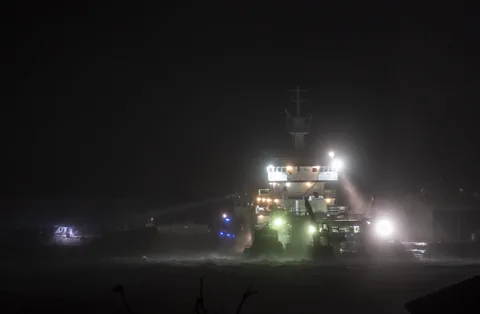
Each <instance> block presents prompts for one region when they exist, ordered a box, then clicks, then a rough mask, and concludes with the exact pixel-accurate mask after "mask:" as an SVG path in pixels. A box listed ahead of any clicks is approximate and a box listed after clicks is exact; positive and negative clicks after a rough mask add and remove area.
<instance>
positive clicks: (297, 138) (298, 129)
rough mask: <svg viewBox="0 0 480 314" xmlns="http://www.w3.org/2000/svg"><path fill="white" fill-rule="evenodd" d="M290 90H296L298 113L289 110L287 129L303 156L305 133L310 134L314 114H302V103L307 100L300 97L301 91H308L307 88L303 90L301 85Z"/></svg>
mask: <svg viewBox="0 0 480 314" xmlns="http://www.w3.org/2000/svg"><path fill="white" fill-rule="evenodd" d="M289 92H295V97H294V98H293V100H292V101H293V102H294V103H295V104H296V107H297V115H296V116H292V115H291V114H290V113H289V112H288V111H287V110H285V112H286V113H287V129H288V133H290V134H291V135H292V139H293V147H294V149H295V152H296V154H297V156H298V157H302V155H303V154H304V150H305V140H304V137H305V135H307V134H308V132H309V130H310V122H311V118H312V116H311V115H309V116H308V117H307V116H303V117H302V114H301V104H302V103H304V102H306V101H307V100H305V99H301V98H300V93H301V92H308V91H307V90H301V89H300V87H299V86H297V89H294V90H289Z"/></svg>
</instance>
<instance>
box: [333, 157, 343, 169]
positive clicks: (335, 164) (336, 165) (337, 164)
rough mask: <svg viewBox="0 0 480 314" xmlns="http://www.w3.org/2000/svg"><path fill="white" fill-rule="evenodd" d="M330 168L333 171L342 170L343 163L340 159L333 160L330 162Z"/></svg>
mask: <svg viewBox="0 0 480 314" xmlns="http://www.w3.org/2000/svg"><path fill="white" fill-rule="evenodd" d="M332 166H333V168H335V170H342V168H343V162H342V161H341V160H340V159H334V160H333V162H332Z"/></svg>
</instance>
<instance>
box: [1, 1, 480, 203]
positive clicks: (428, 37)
mask: <svg viewBox="0 0 480 314" xmlns="http://www.w3.org/2000/svg"><path fill="white" fill-rule="evenodd" d="M30 2H31V1H29V2H22V1H18V2H16V5H15V9H14V10H12V14H11V17H12V19H11V24H10V28H9V29H8V32H9V35H11V36H10V37H8V38H11V39H12V42H13V43H14V44H12V45H10V46H9V48H8V49H7V50H6V51H7V54H8V56H7V57H6V58H4V65H5V63H6V62H5V60H15V62H14V63H13V64H12V63H8V65H9V67H8V68H9V69H10V68H11V70H12V71H11V72H7V73H10V80H12V79H13V78H14V79H15V86H16V88H15V90H14V91H13V90H12V92H11V93H10V94H5V95H4V101H2V102H3V103H6V104H7V105H6V106H2V128H3V130H2V142H3V152H4V154H5V155H6V159H4V162H3V163H2V168H1V170H2V172H3V175H2V177H3V181H4V185H3V187H2V194H3V198H4V199H25V198H69V197H70V198H102V199H110V198H123V197H129V198H139V199H158V200H159V199H166V200H168V202H171V203H177V202H180V201H179V199H189V200H194V199H202V198H207V197H211V196H221V195H225V194H227V193H230V192H233V191H234V189H235V187H236V186H238V185H239V183H238V180H239V179H238V178H239V177H241V175H240V174H241V171H242V169H243V167H244V166H245V165H249V166H250V165H251V164H252V163H253V162H252V161H251V159H250V158H256V157H258V156H259V155H261V154H262V153H263V151H264V150H266V151H268V150H271V149H283V148H288V147H289V145H290V141H289V138H288V136H287V134H286V133H285V128H284V122H285V118H284V114H283V111H284V109H285V108H287V107H288V108H289V109H291V110H292V111H293V109H294V108H293V106H292V104H291V103H290V102H289V100H290V95H289V94H288V93H287V92H286V91H287V90H288V89H292V88H295V87H296V86H297V85H300V86H301V87H302V88H305V89H308V90H310V92H309V93H308V95H306V98H308V99H309V100H310V102H309V103H308V104H307V105H306V108H305V111H308V112H311V113H312V114H314V117H315V120H314V121H315V123H314V126H313V129H312V132H311V134H310V135H309V138H308V144H309V149H310V151H311V152H314V153H315V154H317V155H321V154H322V153H323V152H324V150H327V149H329V148H330V147H333V148H334V149H335V150H337V151H338V152H340V153H342V154H343V155H345V156H346V158H348V160H349V167H350V171H351V173H352V176H354V177H356V178H357V180H358V182H361V184H362V185H364V186H366V187H367V188H368V189H375V188H376V187H378V186H383V185H384V184H386V182H399V183H400V185H402V184H403V186H409V185H412V184H414V183H418V182H421V181H422V180H432V179H433V180H434V179H435V178H437V177H439V176H443V177H446V178H449V179H451V180H460V181H461V182H465V183H462V184H468V185H469V186H472V188H474V187H478V180H477V179H476V178H478V177H479V175H480V167H479V165H478V161H479V160H480V153H479V152H480V147H479V141H478V138H479V135H480V134H479V132H478V123H479V122H478V121H479V116H478V114H477V113H478V100H479V92H478V83H479V79H478V73H479V62H478V56H479V55H480V54H479V53H480V49H479V48H480V47H479V45H478V41H477V40H478V36H477V35H476V34H477V33H476V29H474V22H475V18H474V16H473V15H471V16H469V15H470V14H473V11H471V10H470V9H469V8H462V7H450V8H439V7H421V6H416V7H409V6H406V5H405V6H403V7H397V6H394V5H392V4H390V3H391V2H396V1H383V2H379V3H383V4H382V6H368V5H366V4H364V5H363V6H361V7H360V6H358V5H355V6H349V2H335V1H334V2H335V3H337V4H336V5H333V6H332V5H327V4H325V2H323V1H295V2H293V1H292V2H286V1H285V2H282V1H278V2H275V5H269V6H266V5H265V6H262V5H260V4H258V2H253V1H251V2H249V1H246V2H245V1H224V2H223V4H219V3H215V4H213V2H212V3H211V4H209V2H203V1H198V2H195V3H194V4H189V3H188V2H179V4H178V6H176V7H174V6H173V5H170V7H163V6H162V2H161V1H148V2H137V1H135V2H128V3H127V1H115V2H113V4H112V3H110V4H109V5H105V6H103V7H100V6H99V5H97V4H96V3H95V2H93V1H92V2H90V3H87V2H84V1H80V2H78V1H73V2H72V1H69V2H65V3H68V4H61V2H58V3H57V5H56V6H55V7H53V5H52V4H51V3H50V2H38V1H36V2H31V3H30ZM27 3H28V4H27ZM99 3H100V2H99ZM226 3H228V4H226ZM397 3H398V2H397ZM60 4H61V5H60ZM49 6H52V7H49ZM13 12H15V13H13ZM10 96H12V97H10ZM476 180H477V181H476Z"/></svg>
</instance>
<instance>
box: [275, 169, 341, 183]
mask: <svg viewBox="0 0 480 314" xmlns="http://www.w3.org/2000/svg"><path fill="white" fill-rule="evenodd" d="M267 173H268V182H270V183H280V182H328V181H338V171H337V169H335V168H334V167H332V166H273V165H270V166H268V167H267Z"/></svg>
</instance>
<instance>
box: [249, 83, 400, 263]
mask: <svg viewBox="0 0 480 314" xmlns="http://www.w3.org/2000/svg"><path fill="white" fill-rule="evenodd" d="M291 92H294V93H295V97H293V101H294V102H295V105H296V114H295V115H292V114H290V112H288V111H286V116H287V129H288V133H289V134H290V135H291V136H292V142H293V152H294V154H292V155H291V156H289V157H286V158H281V157H280V158H274V159H272V160H270V161H269V164H267V165H266V166H265V168H264V171H265V172H264V175H266V177H267V179H268V186H265V187H262V188H260V189H258V194H257V195H256V196H255V197H254V198H255V199H254V200H253V201H252V206H253V210H252V211H253V214H252V216H253V218H252V219H251V220H250V222H251V224H252V227H251V228H250V230H251V231H252V232H251V233H250V234H251V236H250V242H249V243H247V245H246V249H245V253H246V254H247V255H255V254H265V253H274V254H289V253H290V254H297V253H299V254H313V255H321V256H333V255H335V254H340V253H347V252H348V253H352V252H355V253H356V252H357V251H362V250H363V249H364V248H365V247H366V245H367V243H373V242H375V243H382V244H383V243H386V242H388V241H386V240H389V239H390V237H391V235H392V231H393V226H392V225H391V224H390V222H389V221H388V220H386V219H378V218H376V219H372V218H371V217H366V216H362V215H357V214H352V213H351V212H350V211H349V209H348V207H347V206H345V204H342V199H344V198H343V197H341V189H339V188H340V187H341V184H342V176H343V172H342V170H343V169H342V168H343V163H342V158H341V156H336V154H335V152H334V151H329V150H328V149H327V148H325V149H326V150H325V152H324V158H322V160H314V159H313V158H310V157H309V156H307V155H306V154H305V136H306V135H307V134H308V133H309V131H310V126H311V123H312V118H313V117H312V115H303V114H302V111H301V105H302V103H304V102H305V100H303V99H301V97H300V94H301V92H304V91H303V90H301V89H300V88H299V87H297V89H296V90H293V91H291ZM244 221H245V219H244ZM247 221H248V220H247ZM371 235H375V236H376V237H378V236H380V238H381V241H370V240H371V239H372V236H371Z"/></svg>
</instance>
